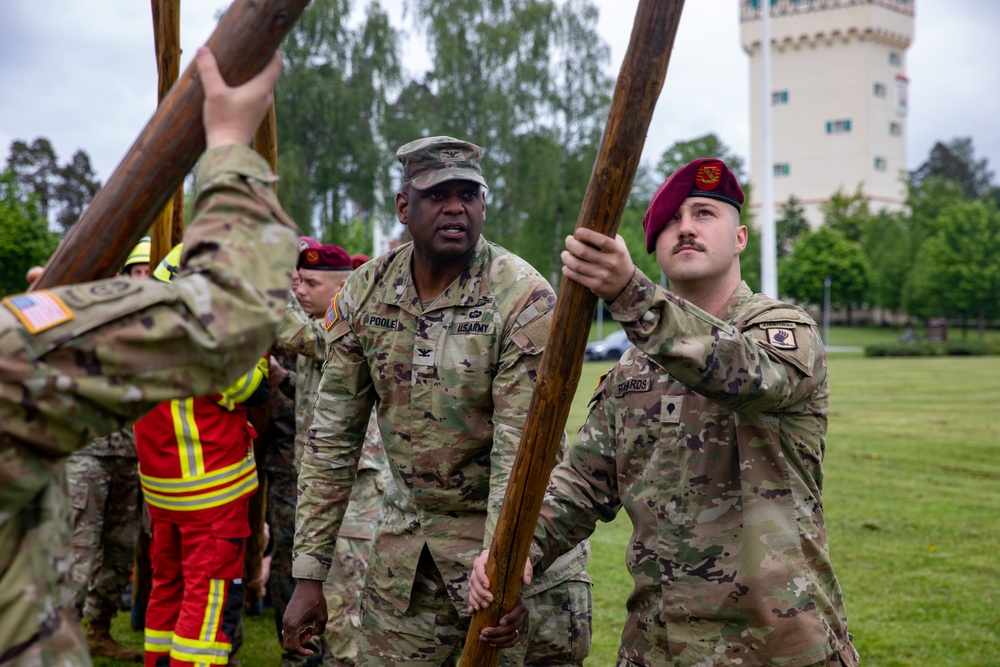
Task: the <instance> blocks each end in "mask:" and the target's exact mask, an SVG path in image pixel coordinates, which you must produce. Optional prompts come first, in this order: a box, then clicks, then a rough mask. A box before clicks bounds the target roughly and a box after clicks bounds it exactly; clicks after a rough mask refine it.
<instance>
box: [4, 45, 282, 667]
mask: <svg viewBox="0 0 1000 667" xmlns="http://www.w3.org/2000/svg"><path fill="white" fill-rule="evenodd" d="M196 63H197V66H198V69H199V73H200V76H201V80H202V82H203V85H204V86H205V91H206V94H205V98H206V101H205V109H204V118H205V138H206V145H207V147H208V150H207V152H206V153H205V155H204V156H203V157H202V159H201V164H200V166H199V174H198V176H199V178H198V180H199V183H200V185H201V193H200V195H199V197H198V199H197V200H196V202H195V208H196V215H195V220H194V223H193V224H192V225H191V227H190V228H189V229H188V231H187V234H186V235H185V244H186V245H185V247H186V250H187V252H186V256H185V257H184V260H183V268H182V270H181V273H180V275H179V277H178V278H177V280H176V281H175V282H174V283H173V284H169V285H168V284H161V283H155V282H153V281H146V280H141V281H133V280H128V279H127V278H120V277H119V278H113V279H110V280H103V281H98V282H94V283H85V284H80V285H70V286H65V287H58V288H54V289H47V290H39V291H36V292H31V293H29V294H23V295H17V296H13V297H9V298H6V299H4V300H3V306H0V447H2V450H0V451H2V452H3V456H2V459H0V460H2V463H0V664H2V665H4V667H7V666H8V665H10V666H13V665H17V666H22V665H23V666H28V665H31V666H32V667H34V666H37V665H60V666H67V665H74V666H76V665H90V664H91V663H90V658H89V656H88V655H87V651H86V648H85V645H84V642H83V636H82V633H81V631H80V624H79V621H78V620H77V617H76V614H75V612H74V609H73V597H74V590H73V586H72V584H71V582H70V579H69V574H70V573H69V570H70V555H69V548H70V535H69V505H68V503H67V499H66V496H65V476H64V465H63V463H64V461H65V457H66V455H67V454H69V453H70V452H71V451H73V450H75V449H79V448H80V447H82V446H83V445H84V444H85V443H87V442H89V441H90V440H92V439H93V438H95V437H97V436H99V435H103V434H108V433H111V432H112V431H115V430H116V429H120V428H122V427H123V426H124V424H125V423H127V422H129V421H131V420H132V419H134V418H135V417H138V416H139V415H141V414H143V413H144V412H146V411H147V410H149V409H150V408H151V407H153V406H154V405H155V404H157V403H159V402H160V401H165V400H169V399H172V398H176V397H180V396H189V395H204V394H209V393H211V392H214V391H217V390H219V389H222V388H224V387H225V386H227V385H228V384H229V383H230V382H232V381H233V380H234V379H235V377H236V376H237V375H238V374H239V373H240V372H241V371H242V370H243V369H245V368H247V367H248V366H250V365H251V364H253V362H254V361H255V360H256V359H258V358H259V357H260V355H261V353H262V352H263V351H264V350H265V349H267V346H268V345H269V344H270V341H271V337H272V336H273V333H274V330H275V328H276V327H277V324H278V321H279V320H280V318H281V315H282V311H283V307H284V303H285V300H286V299H287V294H288V284H289V281H290V273H291V269H292V266H293V262H294V258H295V238H296V231H295V225H294V223H292V221H291V220H290V219H289V218H288V217H287V216H286V215H285V214H284V213H283V212H282V211H281V208H280V206H279V205H278V202H277V199H276V198H275V197H274V193H273V191H272V189H271V183H272V182H273V181H274V176H273V174H272V173H271V171H270V169H269V168H268V165H267V163H266V162H265V161H264V160H263V159H262V158H260V157H259V156H257V155H256V154H255V153H253V152H252V151H250V150H249V149H247V148H245V147H244V146H246V145H247V144H249V141H250V137H251V136H253V132H254V130H255V129H256V128H257V126H258V125H259V123H260V120H261V119H262V118H263V116H264V113H265V112H266V110H267V109H268V107H269V106H270V103H271V102H270V100H271V91H272V89H273V85H274V81H275V80H276V78H277V76H278V73H279V71H280V69H281V61H280V59H278V57H277V55H275V57H274V59H273V60H272V61H271V63H270V64H269V65H268V66H267V67H266V68H265V69H264V70H263V71H262V73H261V74H259V75H257V76H256V77H254V78H253V79H252V80H251V81H249V82H248V83H246V84H245V85H243V86H240V87H238V88H235V89H230V88H228V87H226V85H225V82H224V81H223V80H222V77H221V75H220V74H219V72H218V68H217V67H216V65H215V60H214V58H213V57H212V54H211V52H210V51H208V50H207V49H200V50H199V53H198V56H197V58H196Z"/></svg>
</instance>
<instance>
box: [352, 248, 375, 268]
mask: <svg viewBox="0 0 1000 667" xmlns="http://www.w3.org/2000/svg"><path fill="white" fill-rule="evenodd" d="M370 259H371V257H369V256H368V255H365V254H362V253H360V252H359V253H358V254H357V255H351V262H352V263H353V264H354V268H355V269H356V268H358V267H360V266H361V265H362V264H364V263H366V262H368V261H369V260H370Z"/></svg>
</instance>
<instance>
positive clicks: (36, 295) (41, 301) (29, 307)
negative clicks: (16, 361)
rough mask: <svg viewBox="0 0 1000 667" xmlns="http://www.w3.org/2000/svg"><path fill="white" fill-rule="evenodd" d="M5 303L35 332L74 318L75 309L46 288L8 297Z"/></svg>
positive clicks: (28, 328)
mask: <svg viewBox="0 0 1000 667" xmlns="http://www.w3.org/2000/svg"><path fill="white" fill-rule="evenodd" d="M3 305H5V306H7V308H9V309H10V310H11V312H12V313H14V315H16V316H17V319H19V320H21V324H23V325H24V326H25V328H26V329H27V330H28V331H30V332H31V333H33V334H35V333H39V332H41V331H45V330H46V329H51V328H52V327H54V326H56V325H57V324H62V323H63V322H69V321H70V320H71V319H73V311H71V310H70V309H69V308H67V307H66V304H65V303H63V302H62V300H61V299H60V298H59V297H57V296H56V295H55V294H53V293H52V292H48V291H46V290H41V291H38V292H28V293H25V294H18V295H17V296H10V297H6V298H5V299H4V300H3Z"/></svg>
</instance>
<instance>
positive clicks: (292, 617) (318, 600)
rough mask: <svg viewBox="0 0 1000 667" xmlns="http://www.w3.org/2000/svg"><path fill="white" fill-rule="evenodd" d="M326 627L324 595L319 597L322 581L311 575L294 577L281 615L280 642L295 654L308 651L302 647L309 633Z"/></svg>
mask: <svg viewBox="0 0 1000 667" xmlns="http://www.w3.org/2000/svg"><path fill="white" fill-rule="evenodd" d="M325 628H326V598H325V597H323V582H322V581H313V580H311V579H298V580H296V582H295V592H293V593H292V599H291V600H289V601H288V606H287V607H286V608H285V617H284V618H283V619H282V630H281V645H282V647H283V648H284V649H285V650H286V651H289V652H292V653H298V654H299V655H312V654H313V651H311V650H309V649H307V648H305V647H304V646H303V644H305V643H307V642H308V641H309V640H310V639H312V638H313V637H318V636H320V635H322V634H323V630H324V629H325Z"/></svg>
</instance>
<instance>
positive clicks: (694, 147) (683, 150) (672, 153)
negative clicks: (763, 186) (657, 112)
mask: <svg viewBox="0 0 1000 667" xmlns="http://www.w3.org/2000/svg"><path fill="white" fill-rule="evenodd" d="M701 157H715V158H719V159H720V160H722V161H723V162H725V163H726V166H727V167H729V170H730V171H731V172H733V175H734V176H735V177H736V180H737V181H739V183H740V186H742V187H744V189H745V187H746V184H747V182H748V177H747V173H746V171H745V169H744V163H743V158H741V157H740V156H738V155H736V154H735V153H733V152H732V151H731V150H730V149H729V146H726V144H724V143H723V142H722V140H721V139H719V137H718V135H716V134H715V133H709V134H705V135H702V136H700V137H695V138H694V139H689V140H687V141H678V142H676V143H675V144H673V145H672V146H670V147H669V148H667V150H665V151H663V155H661V156H660V160H659V162H657V164H656V171H657V173H659V174H660V175H661V177H662V178H663V179H665V178H666V177H668V176H670V174H672V173H674V172H675V171H677V170H678V169H680V168H681V167H683V166H684V165H686V164H687V163H688V162H691V161H692V160H696V159H698V158H701Z"/></svg>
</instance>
